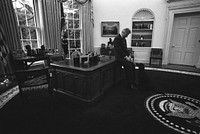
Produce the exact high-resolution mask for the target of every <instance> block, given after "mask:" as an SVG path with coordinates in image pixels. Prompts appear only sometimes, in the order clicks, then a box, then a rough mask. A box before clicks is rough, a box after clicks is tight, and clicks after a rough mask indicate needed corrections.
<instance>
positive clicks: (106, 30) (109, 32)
mask: <svg viewBox="0 0 200 134" xmlns="http://www.w3.org/2000/svg"><path fill="white" fill-rule="evenodd" d="M118 34H119V22H118V21H103V22H101V36H102V37H113V36H116V35H118Z"/></svg>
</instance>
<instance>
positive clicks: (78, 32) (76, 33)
mask: <svg viewBox="0 0 200 134" xmlns="http://www.w3.org/2000/svg"><path fill="white" fill-rule="evenodd" d="M80 32H81V31H79V30H76V32H75V39H80Z"/></svg>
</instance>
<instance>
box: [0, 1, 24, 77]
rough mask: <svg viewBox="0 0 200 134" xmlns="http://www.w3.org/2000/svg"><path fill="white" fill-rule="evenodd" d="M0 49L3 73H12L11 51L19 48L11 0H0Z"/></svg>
mask: <svg viewBox="0 0 200 134" xmlns="http://www.w3.org/2000/svg"><path fill="white" fill-rule="evenodd" d="M0 32H1V33H0V34H1V37H0V49H1V50H0V51H1V56H0V57H1V65H2V64H3V68H4V70H3V71H4V74H12V73H13V69H12V66H11V62H10V61H11V52H12V51H14V50H16V49H21V43H20V38H19V34H18V26H17V20H16V15H15V12H14V9H13V5H12V0H0Z"/></svg>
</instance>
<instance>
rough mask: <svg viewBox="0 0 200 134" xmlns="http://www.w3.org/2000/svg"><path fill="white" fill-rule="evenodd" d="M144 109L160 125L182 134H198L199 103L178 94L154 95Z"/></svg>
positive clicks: (199, 127) (199, 131)
mask: <svg viewBox="0 0 200 134" xmlns="http://www.w3.org/2000/svg"><path fill="white" fill-rule="evenodd" d="M146 108H147V110H148V111H149V113H150V114H151V115H152V116H153V117H154V118H155V119H156V120H158V121H159V122H160V123H162V124H164V125H165V126H168V127H169V128H171V129H173V130H176V131H178V132H180V133H183V134H200V101H199V100H197V99H194V98H191V97H187V96H183V95H179V94H169V93H166V94H155V95H152V96H150V97H149V98H147V100H146Z"/></svg>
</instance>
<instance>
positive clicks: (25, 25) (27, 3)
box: [12, 0, 41, 49]
mask: <svg viewBox="0 0 200 134" xmlns="http://www.w3.org/2000/svg"><path fill="white" fill-rule="evenodd" d="M34 2H35V1H34V0H12V3H13V7H14V10H15V13H16V17H17V22H18V26H19V35H20V40H21V44H22V48H23V49H24V47H25V46H26V45H30V46H31V48H32V49H36V48H39V47H40V45H39V44H41V43H40V35H41V33H40V32H41V31H40V27H39V24H38V23H37V17H36V16H37V15H36V14H37V12H35V7H34Z"/></svg>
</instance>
